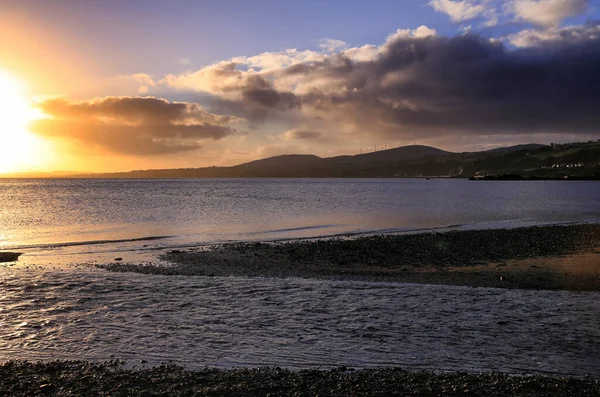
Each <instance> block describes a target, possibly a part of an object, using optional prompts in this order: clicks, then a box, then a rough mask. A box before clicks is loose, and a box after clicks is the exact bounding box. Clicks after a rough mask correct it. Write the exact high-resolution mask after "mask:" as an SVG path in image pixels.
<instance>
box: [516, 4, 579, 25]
mask: <svg viewBox="0 0 600 397" xmlns="http://www.w3.org/2000/svg"><path fill="white" fill-rule="evenodd" d="M588 6H589V0H512V1H510V2H508V3H507V4H506V6H505V9H506V12H507V13H509V14H512V15H514V17H515V18H516V19H517V20H521V21H525V22H530V23H532V24H535V25H539V26H543V27H556V26H558V25H559V24H560V23H561V22H562V21H563V20H564V19H565V18H568V17H572V16H576V15H581V14H583V13H584V12H586V11H587V9H588Z"/></svg>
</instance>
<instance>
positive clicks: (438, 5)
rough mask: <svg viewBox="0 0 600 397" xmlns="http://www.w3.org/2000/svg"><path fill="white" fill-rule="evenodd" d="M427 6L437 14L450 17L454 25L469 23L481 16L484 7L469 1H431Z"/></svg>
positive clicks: (484, 9)
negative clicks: (440, 13)
mask: <svg viewBox="0 0 600 397" xmlns="http://www.w3.org/2000/svg"><path fill="white" fill-rule="evenodd" d="M429 5H430V6H431V7H433V9H434V10H436V11H437V12H442V13H444V14H447V15H448V16H449V17H450V20H452V22H455V23H461V22H465V21H469V20H471V19H473V18H476V17H478V16H481V15H482V14H483V13H484V12H485V11H486V7H485V6H484V5H483V4H477V3H475V2H473V1H469V0H463V1H458V0H432V1H430V2H429Z"/></svg>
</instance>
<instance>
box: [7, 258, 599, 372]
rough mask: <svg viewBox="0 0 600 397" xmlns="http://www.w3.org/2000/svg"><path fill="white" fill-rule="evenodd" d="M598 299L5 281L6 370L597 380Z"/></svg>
mask: <svg viewBox="0 0 600 397" xmlns="http://www.w3.org/2000/svg"><path fill="white" fill-rule="evenodd" d="M599 300H600V293H596V292H585V293H573V292H560V291H558V292H557V291H526V290H502V289H486V288H469V287H456V286H434V285H411V284H393V283H368V282H347V281H327V280H304V279H261V278H233V277H231V278H219V277H217V278H204V277H183V276H181V277H180V276H172V277H168V276H152V275H141V274H118V273H109V272H105V271H99V270H98V271H90V270H87V269H78V270H77V269H72V270H51V269H45V270H44V269H23V268H16V267H2V268H0V361H6V360H11V359H28V360H38V359H44V360H50V359H90V360H108V359H111V358H113V359H124V360H126V361H127V362H128V363H130V364H134V365H136V364H137V365H140V363H141V362H142V360H143V361H144V362H147V365H154V364H158V363H160V362H165V361H168V360H173V361H174V362H176V363H178V364H181V365H184V366H186V367H190V368H198V367H203V366H205V365H210V366H217V367H224V368H229V367H232V366H262V365H277V366H285V367H291V368H306V367H317V366H319V367H329V366H339V365H347V366H351V367H357V368H361V367H372V366H390V365H393V366H402V367H405V368H412V369H420V368H427V369H439V370H468V371H481V370H498V371H504V372H527V373H551V374H570V375H577V376H583V375H594V376H600V327H599V324H600V305H598V301H599Z"/></svg>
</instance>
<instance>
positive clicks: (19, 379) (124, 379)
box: [0, 361, 600, 397]
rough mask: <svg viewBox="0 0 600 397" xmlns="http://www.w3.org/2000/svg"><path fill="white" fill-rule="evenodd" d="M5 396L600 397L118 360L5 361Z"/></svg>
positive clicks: (400, 375) (475, 379)
mask: <svg viewBox="0 0 600 397" xmlns="http://www.w3.org/2000/svg"><path fill="white" fill-rule="evenodd" d="M0 393H2V395H15V396H16V395H20V396H25V395H27V396H36V395H37V396H48V395H54V396H73V395H81V396H462V395H465V396H482V397H483V396H486V397H521V396H522V397H526V396H527V397H529V396H595V395H598V394H600V382H599V381H597V380H593V379H573V378H554V377H541V376H508V375H505V374H499V373H485V374H469V373H446V374H434V373H431V372H408V371H403V370H402V369H397V368H387V369H374V370H362V371H353V370H351V369H348V368H344V367H342V368H337V369H333V370H327V371H323V370H304V371H290V370H286V369H282V368H255V369H233V370H229V371H223V370H217V369H208V368H207V369H203V370H198V371H187V370H185V369H183V368H181V367H177V366H172V365H163V366H160V367H154V368H149V369H137V370H131V369H125V368H123V367H122V366H121V365H120V364H119V363H118V362H110V363H104V364H92V363H86V362H76V361H71V362H50V363H36V364H27V363H6V364H4V365H1V366H0Z"/></svg>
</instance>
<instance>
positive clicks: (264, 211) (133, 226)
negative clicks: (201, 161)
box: [0, 179, 600, 262]
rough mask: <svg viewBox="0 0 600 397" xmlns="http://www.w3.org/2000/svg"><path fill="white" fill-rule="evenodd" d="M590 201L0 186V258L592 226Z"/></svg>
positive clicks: (537, 196)
mask: <svg viewBox="0 0 600 397" xmlns="http://www.w3.org/2000/svg"><path fill="white" fill-rule="evenodd" d="M599 191H600V183H599V182H565V181H539V182H522V181H507V182H499V181H494V182H483V181H482V182H473V181H466V180H444V179H437V180H429V181H426V180H423V179H234V180H230V179H224V180H218V179H217V180H126V181H123V180H0V205H1V207H0V249H19V250H22V251H24V252H25V253H26V256H25V257H24V258H23V260H28V256H29V257H30V258H29V260H34V259H36V257H37V259H38V262H40V261H41V262H44V261H52V260H55V259H56V258H57V257H58V256H59V255H63V256H64V255H67V256H68V255H76V254H78V255H79V256H77V257H73V260H77V259H79V258H81V257H82V255H83V256H85V257H87V258H90V257H97V258H102V259H104V258H110V257H111V256H112V257H115V255H114V254H113V253H118V255H119V256H122V257H125V258H127V259H131V260H135V259H136V258H140V257H141V255H142V254H143V253H145V252H147V251H148V250H153V249H158V248H169V247H177V246H185V245H196V244H206V243H218V242H223V241H246V240H269V239H285V238H301V237H314V236H326V235H335V234H348V233H365V232H381V231H407V230H408V231H410V230H416V229H430V228H444V227H448V226H455V227H456V226H458V227H462V228H478V227H479V228H482V227H514V226H521V225H533V224H543V223H563V222H573V221H579V222H581V221H590V222H600V194H598V192H599ZM147 237H152V238H154V239H148V240H145V238H147ZM131 239H133V240H135V241H128V240H131ZM137 239H142V240H137ZM89 242H96V243H98V242H101V243H102V244H94V245H88V244H83V243H89ZM81 244H83V245H81ZM48 248H51V249H50V250H48ZM103 255H104V256H103ZM49 258H51V259H49ZM111 259H112V258H111Z"/></svg>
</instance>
